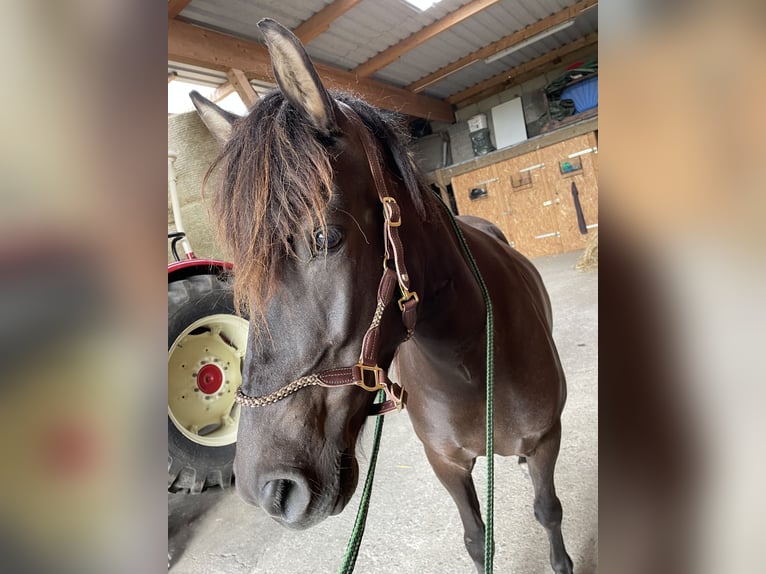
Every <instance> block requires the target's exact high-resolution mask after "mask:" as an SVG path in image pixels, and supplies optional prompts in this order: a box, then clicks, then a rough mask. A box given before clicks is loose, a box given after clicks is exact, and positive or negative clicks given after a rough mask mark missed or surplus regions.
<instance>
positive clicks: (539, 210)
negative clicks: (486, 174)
mask: <svg viewBox="0 0 766 574" xmlns="http://www.w3.org/2000/svg"><path fill="white" fill-rule="evenodd" d="M496 168H497V174H498V178H499V180H500V185H501V186H502V189H503V199H504V202H505V207H506V210H505V224H506V227H508V228H510V234H511V235H512V236H513V238H514V247H515V248H516V249H518V250H519V251H520V252H521V253H523V254H524V255H526V256H527V257H539V256H542V255H553V254H555V253H561V251H562V250H563V248H562V246H561V239H560V237H559V233H558V221H557V219H556V215H555V213H554V210H555V209H556V208H555V205H554V203H553V201H552V200H551V194H550V192H549V190H548V188H547V186H546V182H545V177H544V175H543V170H542V164H541V162H540V158H539V155H538V153H537V152H536V151H534V152H530V153H527V154H524V155H521V156H518V157H514V158H511V159H508V160H505V161H503V162H500V163H498V164H497V166H496Z"/></svg>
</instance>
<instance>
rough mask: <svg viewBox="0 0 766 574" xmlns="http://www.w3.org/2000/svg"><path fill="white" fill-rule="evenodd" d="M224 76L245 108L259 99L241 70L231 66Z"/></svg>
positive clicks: (251, 105) (248, 107)
mask: <svg viewBox="0 0 766 574" xmlns="http://www.w3.org/2000/svg"><path fill="white" fill-rule="evenodd" d="M226 77H227V78H229V83H230V84H231V86H232V87H233V88H234V91H235V92H237V95H238V96H239V97H240V99H241V100H242V102H244V104H245V107H246V108H247V109H250V108H252V107H253V106H254V105H255V104H257V103H258V101H259V100H260V99H261V98H260V97H258V94H257V93H256V91H255V89H253V86H251V85H250V81H249V80H248V79H247V77H246V76H245V73H244V72H243V71H242V70H238V69H236V68H232V69H230V70H228V71H227V72H226Z"/></svg>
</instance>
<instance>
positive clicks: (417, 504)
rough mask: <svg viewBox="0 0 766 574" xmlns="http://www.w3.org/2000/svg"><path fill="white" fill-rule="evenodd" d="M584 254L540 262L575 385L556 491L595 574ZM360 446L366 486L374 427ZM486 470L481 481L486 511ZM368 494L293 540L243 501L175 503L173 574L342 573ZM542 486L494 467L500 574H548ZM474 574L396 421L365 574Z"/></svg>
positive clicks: (590, 292) (591, 304) (591, 357)
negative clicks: (540, 517)
mask: <svg viewBox="0 0 766 574" xmlns="http://www.w3.org/2000/svg"><path fill="white" fill-rule="evenodd" d="M580 254H581V252H575V253H568V254H564V255H557V256H553V257H545V258H540V259H537V260H535V261H534V263H535V265H536V266H537V267H538V269H539V270H540V272H541V273H542V275H543V279H544V280H545V283H546V285H547V287H548V290H549V292H550V295H551V300H552V302H553V316H554V325H555V339H556V342H557V345H558V349H559V353H560V355H561V359H562V362H563V364H564V370H565V372H566V374H567V378H568V384H569V394H568V401H567V406H566V408H565V410H564V415H563V429H564V430H563V433H564V434H563V440H562V445H561V454H560V455H559V459H558V465H557V468H556V484H557V489H558V494H559V497H560V498H561V502H562V504H563V507H564V524H563V532H564V538H565V541H566V544H567V550H568V551H569V555H570V556H571V557H572V560H573V561H574V564H575V572H577V573H578V574H590V573H594V572H596V563H597V559H598V550H597V536H598V530H597V519H598V508H597V504H598V407H597V398H598V395H597V356H598V355H597V353H598V347H597V341H598V338H597V337H598V331H597V328H598V306H597V303H598V271H588V272H580V271H577V270H575V269H574V264H575V262H576V261H577V258H578V257H579V256H580ZM367 427H368V429H370V430H368V431H367V432H366V434H365V436H364V437H363V439H362V440H361V445H362V451H361V452H360V453H359V454H360V456H359V458H360V485H361V483H362V482H363V480H364V473H365V472H366V468H367V466H366V458H365V455H364V453H368V452H370V445H371V442H372V430H371V428H372V425H367ZM485 477H486V463H485V461H484V459H480V460H479V461H478V462H477V465H476V469H475V470H474V480H475V482H476V489H477V491H478V492H479V499H480V500H482V501H483V500H484V491H485V487H484V484H485ZM360 490H361V487H360V488H357V493H356V494H355V496H354V498H353V499H352V501H351V502H350V503H349V505H348V507H347V508H346V510H345V511H344V512H343V513H341V514H340V515H339V516H335V517H331V518H329V519H327V520H326V521H325V522H323V523H321V524H320V525H318V526H316V527H314V528H312V529H310V530H307V531H302V532H293V531H290V530H287V529H284V528H282V527H280V526H279V525H277V524H276V523H275V522H273V521H272V520H271V519H270V518H268V517H267V516H266V514H265V513H264V512H262V511H261V510H260V509H258V508H255V507H253V506H248V505H246V504H245V503H244V502H242V501H240V499H239V498H238V496H237V495H236V493H234V492H233V491H228V492H221V491H216V492H209V493H205V494H202V495H199V496H178V495H169V499H168V512H169V515H168V550H169V552H170V555H171V565H170V570H169V572H170V573H171V574H219V573H220V574H260V573H269V574H272V573H297V574H320V573H326V572H335V571H337V570H338V567H339V565H340V562H341V559H342V557H343V554H344V550H345V547H346V542H347V540H348V536H349V534H350V533H351V530H352V527H353V523H354V517H355V514H356V508H357V506H358V500H359V493H360ZM532 499H533V492H532V484H531V482H530V480H529V479H528V478H527V477H526V476H525V474H524V472H523V471H522V470H521V468H520V467H519V466H518V465H517V463H516V458H515V457H511V458H501V457H497V458H496V461H495V540H496V554H495V571H496V572H518V573H521V572H523V573H528V574H531V573H549V572H551V570H550V566H549V564H548V542H547V537H546V535H545V531H544V530H543V528H542V527H541V526H540V525H539V524H538V523H537V522H536V521H535V519H534V516H533V513H532ZM355 571H356V572H357V573H359V574H368V573H380V572H387V573H399V572H407V573H410V572H412V573H423V574H428V573H434V574H436V573H439V574H443V573H452V572H465V573H470V572H474V569H473V564H472V562H471V561H470V559H469V558H468V554H467V552H466V551H465V548H464V546H463V531H462V526H461V524H460V520H459V518H458V514H457V510H456V507H455V506H454V504H453V502H452V499H451V498H450V497H449V495H448V494H447V492H446V491H445V490H444V489H443V488H442V486H441V484H440V483H439V482H438V481H437V479H436V477H435V476H434V474H433V472H432V471H431V468H430V466H429V465H428V462H427V461H426V458H425V455H424V453H423V449H422V446H421V444H420V442H419V441H418V440H417V438H416V437H415V435H414V432H413V431H412V428H411V426H410V421H409V418H408V416H407V414H406V411H405V412H402V413H401V414H399V415H395V414H394V415H388V416H387V417H386V422H385V426H384V430H383V439H382V443H381V448H380V454H379V458H378V466H377V470H376V475H375V488H374V491H373V496H372V501H371V503H370V511H369V518H368V521H367V530H366V533H365V538H364V541H363V543H362V547H361V550H360V552H359V559H358V560H357V566H356V570H355Z"/></svg>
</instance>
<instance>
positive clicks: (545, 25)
mask: <svg viewBox="0 0 766 574" xmlns="http://www.w3.org/2000/svg"><path fill="white" fill-rule="evenodd" d="M597 4H598V0H580V1H579V2H577V3H576V4H573V5H572V6H570V7H569V8H564V9H563V10H560V11H558V12H555V13H554V14H551V15H550V16H548V17H547V18H543V19H542V20H538V21H537V22H535V23H534V24H530V25H529V26H527V27H526V28H524V29H523V30H519V31H518V32H514V33H513V34H510V35H508V36H505V37H503V38H500V39H499V40H498V41H497V42H493V43H492V44H489V45H488V46H485V47H484V48H481V49H479V50H476V51H475V52H473V53H471V54H468V55H467V56H464V57H462V58H460V59H459V60H456V61H455V62H452V63H451V64H449V65H447V66H443V67H441V68H439V69H438V70H436V71H435V72H432V73H431V74H428V75H427V76H424V77H422V78H420V79H419V80H418V81H416V82H413V83H411V84H410V85H409V86H407V89H408V90H410V91H412V92H415V93H418V92H421V91H423V90H425V89H426V88H427V87H428V86H430V85H432V84H435V83H436V82H439V81H441V80H443V79H444V78H446V77H447V76H449V75H451V74H454V73H455V72H457V71H459V70H462V69H463V68H465V67H467V66H470V65H471V64H474V63H475V62H478V61H479V60H484V59H485V58H488V57H490V56H492V55H493V54H497V53H498V52H499V51H501V50H505V49H506V48H509V47H511V46H513V45H514V44H518V43H519V42H523V41H524V40H526V39H527V38H530V37H532V36H534V35H536V34H540V33H542V32H545V31H546V30H548V29H550V28H553V27H554V26H558V25H559V24H561V23H563V22H566V21H567V20H571V19H572V18H574V17H576V16H577V15H578V14H580V13H581V12H583V11H585V10H587V9H589V8H592V7H593V6H596V5H597Z"/></svg>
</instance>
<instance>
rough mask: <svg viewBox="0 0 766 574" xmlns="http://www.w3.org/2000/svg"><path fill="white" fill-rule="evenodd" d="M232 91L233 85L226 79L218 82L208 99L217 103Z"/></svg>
mask: <svg viewBox="0 0 766 574" xmlns="http://www.w3.org/2000/svg"><path fill="white" fill-rule="evenodd" d="M233 93H234V86H232V84H231V82H230V81H229V80H226V81H225V82H224V83H223V84H220V85H219V86H218V87H217V88H216V89H215V91H214V92H213V94H212V95H211V96H210V101H211V102H213V103H216V104H217V103H218V102H220V101H221V100H222V99H224V98H225V97H226V96H228V95H230V94H233Z"/></svg>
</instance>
